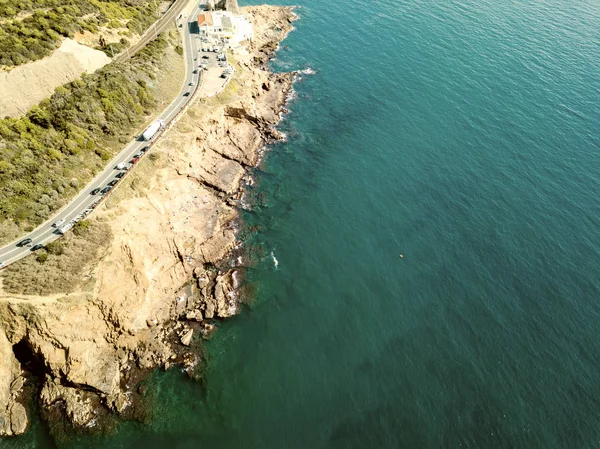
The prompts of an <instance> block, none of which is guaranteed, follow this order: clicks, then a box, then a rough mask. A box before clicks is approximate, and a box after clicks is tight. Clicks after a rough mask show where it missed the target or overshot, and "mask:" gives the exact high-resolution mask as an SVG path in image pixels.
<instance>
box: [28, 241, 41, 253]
mask: <svg viewBox="0 0 600 449" xmlns="http://www.w3.org/2000/svg"><path fill="white" fill-rule="evenodd" d="M43 247H44V245H42V244H41V243H38V244H37V245H33V246H32V247H31V249H30V250H29V251H37V250H38V249H42V248H43Z"/></svg>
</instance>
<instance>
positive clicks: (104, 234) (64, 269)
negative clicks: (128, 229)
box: [2, 220, 112, 295]
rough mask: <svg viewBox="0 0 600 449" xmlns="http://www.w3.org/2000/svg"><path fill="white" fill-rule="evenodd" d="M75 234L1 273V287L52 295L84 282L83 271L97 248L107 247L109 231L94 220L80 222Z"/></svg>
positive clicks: (109, 239)
mask: <svg viewBox="0 0 600 449" xmlns="http://www.w3.org/2000/svg"><path fill="white" fill-rule="evenodd" d="M81 223H86V224H85V225H83V226H79V231H78V232H77V233H74V232H71V233H69V234H67V235H66V236H65V237H63V238H61V239H60V241H58V240H57V241H55V242H52V243H49V244H48V245H47V246H46V248H45V249H44V250H40V251H38V253H37V254H36V257H26V258H25V259H21V260H19V261H18V262H15V263H13V264H11V265H9V266H8V267H7V268H6V269H5V270H4V271H3V272H2V283H3V288H4V290H5V291H6V292H8V293H16V294H25V295H51V294H54V293H69V292H71V291H73V290H74V289H75V288H77V287H79V286H80V284H81V283H82V282H85V279H86V277H85V272H86V270H89V269H90V268H91V266H92V263H93V262H94V261H95V260H96V258H97V254H98V252H99V251H101V250H103V249H105V248H107V247H108V245H109V244H110V242H111V240H112V231H111V229H110V227H109V226H108V225H107V224H105V223H100V222H99V221H97V220H89V221H87V220H86V221H80V222H79V224H81Z"/></svg>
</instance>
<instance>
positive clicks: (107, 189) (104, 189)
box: [101, 186, 112, 193]
mask: <svg viewBox="0 0 600 449" xmlns="http://www.w3.org/2000/svg"><path fill="white" fill-rule="evenodd" d="M110 189H112V187H110V186H108V187H104V188H103V189H102V190H101V192H102V193H108V192H110Z"/></svg>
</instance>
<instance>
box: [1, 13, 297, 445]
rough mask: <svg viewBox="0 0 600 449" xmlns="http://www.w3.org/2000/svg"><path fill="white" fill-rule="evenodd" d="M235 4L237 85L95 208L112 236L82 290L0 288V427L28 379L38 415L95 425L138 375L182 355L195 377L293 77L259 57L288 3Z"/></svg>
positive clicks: (130, 404)
mask: <svg viewBox="0 0 600 449" xmlns="http://www.w3.org/2000/svg"><path fill="white" fill-rule="evenodd" d="M236 6H237V5H236ZM244 13H245V14H247V15H248V16H249V17H250V18H251V19H252V20H253V22H254V25H255V38H254V40H253V42H252V43H251V44H250V48H249V49H248V50H249V51H248V52H245V51H241V52H240V53H239V54H237V55H236V60H237V62H238V63H239V65H240V70H238V71H237V73H238V75H237V77H236V79H235V82H236V83H237V86H236V89H235V93H230V94H228V95H227V98H228V100H227V101H224V100H222V99H220V98H219V97H217V98H213V99H211V100H207V101H203V102H202V103H200V102H198V103H196V104H195V105H192V106H191V107H190V108H189V109H188V111H187V113H186V114H185V115H184V116H183V117H182V118H181V120H180V121H179V122H178V124H177V126H176V127H175V128H174V129H172V130H171V131H169V133H168V134H167V135H166V136H165V137H163V138H162V139H161V140H160V142H159V143H158V145H157V146H156V148H155V149H153V152H154V153H155V154H156V158H155V162H153V164H154V165H152V167H153V169H152V170H151V171H150V169H149V168H148V169H147V171H146V174H145V175H144V176H143V177H142V176H140V177H139V178H138V179H137V180H136V179H135V178H134V180H133V181H131V183H130V190H129V191H127V192H128V193H127V194H124V195H123V198H121V199H120V201H116V200H115V201H109V202H108V204H104V205H103V206H102V207H100V208H99V209H98V210H97V211H96V213H95V219H97V220H101V221H103V222H105V223H107V224H109V225H110V227H111V229H112V234H113V236H114V238H113V240H112V241H111V242H110V245H109V247H108V249H107V250H106V252H105V253H103V254H102V257H101V259H100V260H99V261H98V263H97V265H96V266H95V267H93V268H90V270H89V276H88V277H87V279H86V282H82V285H83V287H82V288H81V289H80V290H78V291H71V292H64V294H61V295H55V296H52V297H18V298H16V297H11V296H10V295H7V294H1V296H0V435H15V434H20V433H23V432H24V430H25V428H26V426H27V414H26V410H25V408H24V407H23V405H22V404H23V403H24V401H23V400H22V398H21V395H22V391H23V388H24V387H25V388H27V387H28V386H30V385H31V384H32V380H31V379H33V378H37V379H38V380H39V385H40V388H38V390H37V393H36V395H37V396H38V399H39V402H40V404H41V406H42V407H41V409H42V410H43V411H44V412H43V413H44V416H46V417H47V418H48V419H51V418H52V417H55V416H63V417H67V418H68V420H69V422H70V423H71V425H73V426H75V427H79V428H96V426H99V425H101V421H102V419H101V418H102V416H104V415H105V414H106V413H117V414H123V415H124V416H133V415H132V413H131V410H132V409H133V408H135V407H136V401H137V400H138V398H139V396H140V394H139V391H140V390H141V389H140V388H139V385H138V383H139V382H138V380H139V376H138V374H136V373H142V372H143V371H144V370H147V369H152V368H155V367H163V368H165V369H167V368H169V367H171V366H173V365H174V364H180V365H183V366H184V367H185V369H186V370H187V371H188V373H190V374H193V372H194V370H195V369H196V367H197V365H198V363H199V361H200V358H199V355H198V354H197V353H196V352H194V348H197V345H198V341H199V340H200V339H201V338H208V337H210V335H211V334H212V332H214V331H215V329H216V324H217V322H218V321H217V320H219V319H224V318H227V317H230V316H232V315H234V314H236V313H237V312H238V304H239V297H238V294H237V293H238V292H237V288H238V287H239V283H238V282H237V281H236V279H237V273H238V271H239V269H240V268H237V267H235V264H234V263H232V262H231V261H227V257H228V255H230V254H231V252H232V250H234V249H235V248H236V247H237V246H238V245H239V242H238V241H237V240H236V235H235V232H234V225H233V224H234V222H235V220H236V219H237V217H238V213H237V209H236V205H237V204H238V200H239V197H240V195H241V191H240V185H241V182H242V179H243V178H244V177H245V173H246V171H245V170H246V168H247V167H249V166H253V165H255V164H256V163H257V162H258V149H259V148H260V147H261V146H262V145H264V144H265V143H266V142H268V141H270V140H272V139H274V138H277V137H278V132H277V131H276V130H275V128H274V126H275V125H276V124H277V122H278V121H279V117H280V114H281V112H282V105H283V103H284V100H285V97H286V93H287V91H288V90H289V89H290V87H291V83H292V75H291V74H277V75H275V74H272V73H270V72H269V71H268V70H266V67H265V66H264V63H265V62H266V61H267V60H268V57H269V55H272V53H273V51H274V49H275V48H276V47H277V44H278V43H279V41H280V40H281V39H282V38H283V37H284V36H285V34H286V33H287V32H288V31H289V30H290V29H291V25H290V22H291V20H292V17H293V13H292V11H291V9H290V8H275V7H268V6H261V7H251V8H246V9H244ZM144 163H146V162H144ZM148 164H150V163H149V162H148ZM146 167H150V165H147V166H146ZM141 168H142V167H140V169H141ZM149 172H150V174H148V173H149ZM134 176H135V173H134ZM125 189H127V187H126V185H123V186H122V187H121V188H120V191H124V190H125ZM28 379H29V380H28Z"/></svg>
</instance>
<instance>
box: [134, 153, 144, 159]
mask: <svg viewBox="0 0 600 449" xmlns="http://www.w3.org/2000/svg"><path fill="white" fill-rule="evenodd" d="M141 157H142V153H136V154H134V155H133V158H134V159H139V158H141Z"/></svg>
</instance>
